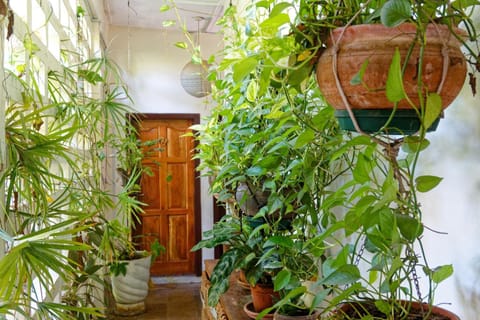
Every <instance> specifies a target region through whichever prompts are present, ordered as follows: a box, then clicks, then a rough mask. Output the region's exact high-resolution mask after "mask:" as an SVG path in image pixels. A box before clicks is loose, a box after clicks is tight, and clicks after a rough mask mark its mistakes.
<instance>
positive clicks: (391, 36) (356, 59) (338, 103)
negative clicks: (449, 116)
mask: <svg viewBox="0 0 480 320" xmlns="http://www.w3.org/2000/svg"><path fill="white" fill-rule="evenodd" d="M343 30H344V28H338V29H335V30H333V37H332V38H330V39H329V44H328V45H329V47H328V49H327V50H325V52H324V53H323V54H322V55H321V56H320V58H319V60H318V65H317V81H318V85H319V87H320V90H321V91H322V93H323V94H324V96H325V98H326V99H327V101H328V102H329V103H330V104H331V105H332V106H333V107H335V108H336V109H345V108H346V106H345V105H344V103H343V101H342V99H341V97H340V94H339V92H338V89H337V84H336V82H335V77H334V71H333V67H332V62H333V55H334V48H333V46H332V42H333V41H335V42H337V41H339V40H340V42H339V44H338V47H339V51H338V53H337V57H338V64H337V66H338V69H337V70H338V71H337V73H338V76H339V78H340V83H341V86H342V88H343V91H344V92H345V94H346V96H347V99H348V101H349V102H350V104H351V106H352V107H353V108H355V109H388V108H391V107H392V103H391V102H389V101H388V100H387V99H386V96H385V90H384V89H385V84H386V81H387V75H388V69H389V67H390V64H391V61H392V57H393V54H394V52H395V49H396V48H398V49H399V51H400V53H401V56H402V63H403V62H404V60H405V57H406V54H407V51H408V50H409V48H410V46H411V45H412V42H413V40H414V38H415V25H414V24H410V23H404V24H401V25H400V26H398V27H395V28H388V27H385V26H383V25H381V24H365V25H354V26H350V27H348V28H347V29H346V30H345V33H343V35H342V31H343ZM458 34H460V35H462V34H463V32H462V31H460V30H458ZM340 37H341V38H340ZM444 44H446V45H447V51H448V58H447V59H448V64H447V66H448V69H447V70H445V72H446V80H445V83H444V84H443V88H442V90H441V92H440V95H441V96H442V102H443V108H446V107H447V106H448V105H450V103H451V102H452V101H453V100H454V99H455V98H456V97H457V95H458V93H459V92H460V90H461V89H462V87H463V84H464V82H465V77H466V72H467V67H466V61H465V57H464V55H463V53H462V51H461V50H460V45H461V44H460V42H459V41H458V40H457V39H456V38H455V37H454V36H453V35H452V34H451V33H450V31H449V29H448V27H447V26H445V25H433V24H431V25H429V26H428V28H427V47H426V48H425V55H424V63H423V70H422V71H423V72H422V74H423V78H422V80H423V82H424V83H425V86H426V88H427V89H428V91H429V92H436V91H437V89H438V88H439V86H440V83H441V80H442V72H443V65H444V61H443V59H444V56H443V55H442V50H443V45H444ZM418 57H419V48H418V47H417V48H415V49H414V50H413V52H412V55H411V57H410V59H409V61H408V66H407V68H406V71H405V76H404V87H405V90H406V91H407V94H408V96H409V98H410V99H411V100H412V101H413V102H414V103H415V104H416V105H419V101H418V95H417V89H418V87H417V67H418V60H417V59H418ZM367 59H368V60H369V64H368V67H367V69H366V72H365V74H364V76H363V81H364V82H365V84H366V85H367V87H368V88H370V89H371V90H368V89H367V88H365V86H362V85H352V84H351V83H350V81H351V80H352V78H353V77H354V75H355V74H356V73H358V71H359V70H360V68H361V66H362V64H363V63H364V62H365V60H367ZM398 107H399V109H409V108H410V106H409V104H407V103H406V102H405V101H402V102H401V103H400V104H399V106H398Z"/></svg>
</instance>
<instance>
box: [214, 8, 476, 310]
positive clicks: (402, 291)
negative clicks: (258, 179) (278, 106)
mask: <svg viewBox="0 0 480 320" xmlns="http://www.w3.org/2000/svg"><path fill="white" fill-rule="evenodd" d="M476 4H478V3H477V2H476V1H474V2H468V3H465V2H462V3H460V2H453V3H451V2H439V1H414V2H409V1H402V0H389V1H366V2H365V1H308V0H305V1H292V2H281V1H253V2H251V3H250V4H249V5H247V6H246V8H242V12H244V13H245V15H243V16H242V17H241V18H237V16H236V15H237V14H239V13H238V12H236V9H237V7H236V6H232V7H230V8H229V9H228V10H227V12H226V14H225V16H224V19H223V20H222V22H224V23H225V24H226V25H228V41H227V43H226V46H225V50H224V51H223V52H222V53H223V54H224V55H222V57H224V58H225V59H224V60H222V62H220V63H219V65H218V70H220V71H224V72H225V74H224V75H223V77H222V78H221V79H220V78H217V75H216V74H213V75H212V80H213V81H215V82H214V84H215V85H214V87H213V98H214V100H215V101H217V102H218V103H219V104H220V105H222V106H225V109H227V108H228V109H234V108H236V107H237V108H243V109H248V110H249V111H251V110H253V109H254V107H255V106H257V105H258V103H260V105H261V102H262V101H264V100H263V99H264V98H270V97H271V93H272V92H273V93H274V94H275V95H279V96H281V97H283V99H286V101H287V102H288V104H289V105H290V106H291V107H292V108H293V109H292V112H293V113H295V114H297V113H301V111H300V112H297V113H296V112H295V111H296V108H297V106H298V105H302V104H297V102H298V100H296V99H295V98H294V99H291V98H292V97H300V96H302V97H303V98H304V100H303V101H309V100H310V101H313V100H314V99H315V98H317V99H318V97H320V98H319V99H320V101H321V100H322V99H323V101H327V102H329V100H328V98H327V97H325V94H324V92H323V91H322V86H320V90H319V91H317V90H316V89H314V88H312V87H311V86H310V84H311V79H312V74H313V73H314V72H315V69H316V62H317V60H318V59H320V60H321V59H322V56H323V55H324V54H325V51H326V50H328V48H329V44H335V43H336V41H335V40H331V41H329V40H328V38H329V35H330V34H331V33H335V32H340V34H343V35H345V34H344V33H342V32H345V33H346V32H347V30H351V29H350V28H352V26H353V25H356V24H372V25H373V24H375V25H379V24H380V23H381V22H383V23H384V24H386V25H387V26H389V28H393V27H394V26H396V25H397V24H398V25H401V24H402V23H403V22H406V21H408V22H409V23H410V24H411V25H413V31H409V30H404V29H402V28H404V27H403V26H400V27H398V28H399V30H400V34H401V35H402V36H403V35H404V34H413V35H414V37H413V40H412V38H410V40H409V41H410V42H411V45H410V47H409V49H408V50H407V51H406V53H405V52H403V53H405V54H406V55H404V56H403V57H402V52H401V50H400V49H396V45H395V46H394V48H393V49H394V50H393V51H392V52H391V54H390V57H389V58H390V59H389V63H388V64H387V66H388V68H387V71H386V73H385V74H382V76H379V78H382V80H384V81H385V83H384V84H383V85H369V84H368V83H367V82H366V76H367V75H368V72H369V71H370V69H369V68H371V67H372V64H371V63H369V61H368V59H365V58H363V61H361V63H360V64H359V65H357V66H358V67H354V68H352V69H354V71H355V76H353V77H352V78H351V79H346V80H344V81H346V82H353V84H354V85H356V86H357V87H359V88H362V89H364V88H365V87H366V88H367V90H366V91H367V93H369V91H373V92H374V93H376V92H377V91H381V90H383V91H384V94H383V95H386V96H387V99H388V105H389V107H391V106H393V110H394V111H389V112H388V116H387V119H386V120H385V121H382V123H381V124H380V125H379V126H378V127H376V128H374V129H372V130H364V129H363V128H362V127H361V126H359V123H358V121H357V120H358V119H357V118H356V117H355V113H354V112H350V111H351V110H349V112H348V116H349V117H350V119H351V122H352V124H353V127H354V129H355V130H356V131H357V133H359V135H356V134H353V135H352V136H350V135H345V136H344V137H343V138H339V137H338V136H336V137H335V138H333V137H332V140H331V141H332V142H333V143H331V144H329V145H328V148H326V149H327V150H326V153H325V155H326V158H324V160H326V162H327V163H328V164H329V165H330V166H332V165H335V164H336V163H337V161H338V160H339V159H340V158H341V159H342V160H344V162H343V164H344V166H343V167H340V168H338V167H336V169H338V170H333V171H330V170H331V169H332V167H328V166H327V167H324V168H328V170H326V171H327V172H330V173H332V172H333V174H332V175H333V176H336V174H338V175H341V176H342V180H340V181H342V183H340V182H337V183H338V185H337V188H336V190H333V189H328V188H323V189H321V193H319V194H320V195H321V196H320V197H319V198H317V199H319V201H317V204H318V206H319V212H320V213H321V214H319V215H317V218H318V219H317V220H314V221H313V223H312V225H315V226H318V225H320V226H321V227H323V228H328V226H330V225H337V223H339V224H340V225H342V228H343V229H344V233H345V236H346V238H345V239H343V242H344V245H343V249H341V250H340V251H339V252H338V253H336V254H335V256H334V257H332V259H329V260H327V263H325V264H323V265H322V268H321V269H322V271H323V274H322V277H321V278H319V280H318V281H319V284H321V285H329V283H328V280H324V279H329V275H331V274H332V272H333V271H339V272H341V274H343V275H345V277H346V279H348V281H347V283H346V284H348V286H347V288H346V289H345V290H343V291H344V292H346V293H345V294H344V295H341V291H339V290H338V288H337V287H335V286H334V287H332V292H331V293H332V296H333V298H330V299H329V301H330V305H329V306H328V308H332V307H333V306H336V305H337V304H340V302H342V301H350V300H352V299H353V298H355V297H357V298H363V299H367V300H370V301H375V303H374V304H375V305H376V306H377V308H378V309H379V312H382V313H383V314H384V315H385V317H390V318H391V319H397V318H402V317H406V310H409V309H411V306H412V304H413V300H418V301H427V306H428V308H427V309H428V311H427V312H426V313H424V314H423V315H422V316H423V317H426V316H428V314H429V313H430V312H431V310H432V309H433V303H434V302H433V301H434V291H435V290H434V289H435V288H436V286H437V285H438V283H439V282H441V281H442V280H443V279H444V278H445V277H447V276H448V275H449V274H450V273H451V272H452V268H451V266H449V265H446V266H442V267H438V268H432V267H430V266H429V265H428V263H427V262H426V261H424V260H422V259H423V258H424V257H425V254H424V253H423V252H420V253H418V252H417V251H416V250H417V248H418V247H417V246H420V248H422V246H421V237H422V234H423V232H424V227H423V223H422V218H421V215H422V214H421V210H420V206H419V204H418V201H417V192H425V191H428V190H429V189H431V188H433V187H434V186H435V185H436V184H437V183H438V182H439V180H440V179H438V178H437V177H433V176H420V177H417V176H416V165H417V162H418V157H419V156H420V154H421V152H422V151H423V150H424V149H425V147H426V146H427V145H428V140H427V139H426V132H427V130H429V129H430V128H433V127H432V126H434V124H435V123H436V121H437V119H438V117H439V115H440V114H441V112H442V108H444V105H443V104H442V98H441V96H440V95H439V92H437V91H438V87H439V86H438V84H437V85H430V84H428V82H427V81H426V80H427V79H425V78H424V76H425V75H426V74H427V72H426V71H428V70H427V69H428V68H430V67H432V63H431V62H428V59H427V58H426V56H425V52H426V50H427V49H426V47H428V45H429V43H430V40H429V39H430V38H429V36H428V33H429V30H431V29H433V30H435V31H437V30H438V29H444V28H445V27H441V26H439V24H440V23H444V24H446V25H447V27H446V29H448V38H450V39H456V40H453V42H456V41H458V42H459V43H462V44H464V45H466V51H465V52H466V59H467V62H468V64H469V66H470V68H472V69H471V71H472V72H471V75H470V83H471V84H473V86H472V90H473V91H474V92H475V81H474V80H473V79H474V72H475V70H478V60H477V59H478V56H477V55H476V54H475V50H472V47H473V48H474V47H475V46H476V45H478V35H477V33H476V31H475V27H474V25H473V24H472V21H471V19H470V13H471V10H473V8H474V6H475V5H476ZM459 23H460V25H461V26H462V27H464V28H466V29H467V30H468V31H467V33H468V40H469V41H473V46H469V45H468V41H467V40H466V39H465V38H464V37H465V36H466V34H465V33H463V32H461V31H458V30H457V29H455V27H456V26H457V25H458V24H459ZM341 27H343V28H344V29H343V30H345V31H335V30H337V29H339V28H341ZM339 30H340V29H339ZM342 37H343V36H342ZM390 37H391V38H393V39H397V38H399V37H400V36H399V35H398V34H397V35H390ZM444 38H445V39H447V37H444ZM333 39H334V38H333ZM412 41H413V42H412ZM366 42H368V41H366ZM437 46H438V45H437ZM448 46H449V44H448V42H447V41H445V42H444V41H441V47H442V48H444V49H445V51H449V50H454V49H453V48H450V49H448V50H447V49H446V48H448ZM454 46H457V44H456V43H455V44H454ZM417 48H418V52H417ZM334 49H338V44H337V46H334ZM455 50H456V52H457V53H458V50H457V49H455ZM335 52H336V50H333V53H332V55H333V56H335V54H336V53H335ZM457 53H455V55H452V56H451V57H450V56H448V59H447V58H445V59H443V60H442V65H444V64H445V63H443V62H445V61H446V62H451V64H452V65H454V66H456V65H457V63H456V61H457V58H460V56H458V55H457ZM326 54H327V55H328V52H327V53H326ZM408 56H410V57H413V56H415V57H416V59H414V61H415V63H414V65H415V66H416V68H414V71H413V75H412V73H411V65H410V66H409V61H410V60H409V59H407V58H406V57H408ZM444 57H447V55H444ZM450 58H454V59H453V60H451V61H450V60H449V59H450ZM330 60H332V61H334V60H336V58H331V59H330ZM337 62H338V61H337ZM462 63H463V62H460V63H459V64H458V66H460V69H459V74H460V75H464V72H465V68H464V67H463V66H462ZM377 65H378V64H377ZM342 67H343V66H342ZM323 69H325V68H319V69H318V71H317V75H318V74H319V73H320V74H321V73H322V71H323ZM331 70H334V69H333V67H332V68H331ZM407 70H409V71H408V72H407ZM443 70H445V69H443ZM326 71H329V70H326ZM332 72H333V75H334V76H333V78H334V84H333V86H334V88H335V87H336V88H337V89H339V88H338V87H340V89H339V92H340V93H341V96H342V95H343V94H342V93H344V91H345V90H344V89H343V88H342V87H341V86H338V84H339V83H341V81H340V80H338V79H336V77H335V76H338V74H337V72H336V71H332ZM417 72H418V73H417ZM446 76H447V72H446V71H443V72H442V76H441V81H440V83H443V82H444V81H447V80H446V79H445V77H446ZM405 77H410V79H412V78H413V79H414V85H413V86H414V87H415V88H416V92H415V93H414V97H413V98H415V101H414V100H413V98H412V96H411V93H409V92H408V91H407V89H408V87H409V86H412V85H411V84H408V85H407V82H406V79H405ZM463 77H464V76H461V79H460V80H458V79H457V80H455V81H454V82H459V83H463ZM319 78H320V77H319ZM252 97H253V99H252ZM259 97H261V99H259ZM277 97H278V96H277ZM257 99H258V100H257ZM449 99H450V100H451V98H449ZM345 100H346V101H345ZM443 100H445V101H444V102H447V101H448V99H445V98H444V99H443ZM274 101H278V100H274ZM317 101H318V100H317ZM405 101H406V102H407V105H408V107H411V108H412V109H413V110H414V118H416V121H417V124H416V125H415V126H414V127H413V128H410V129H409V128H407V129H408V130H409V131H407V130H406V129H404V128H397V127H398V125H397V124H396V123H393V122H391V121H392V119H393V117H394V115H395V114H397V111H396V110H397V109H401V107H399V106H402V104H404V103H405ZM248 102H252V103H253V106H251V105H250V104H249V103H248ZM342 102H343V103H345V102H346V103H345V108H346V109H351V108H349V107H350V103H349V101H348V98H347V99H345V98H344V97H343V96H342ZM270 105H272V106H275V104H274V103H271V104H270ZM319 105H323V104H322V103H320V104H319ZM272 110H273V109H272ZM228 112H229V110H226V111H224V114H228ZM271 113H273V114H275V112H273V111H271ZM219 114H220V115H221V116H223V114H221V113H219ZM269 115H270V114H269ZM265 118H268V117H265ZM220 119H221V118H220ZM227 119H229V118H227ZM392 124H393V125H392ZM246 128H249V127H248V126H246ZM308 129H311V132H308V133H305V136H306V135H308V134H309V135H312V132H313V133H315V132H316V129H317V128H316V127H314V126H313V127H309V128H304V130H305V132H307V131H308ZM318 131H321V130H318ZM366 131H373V132H374V133H373V134H369V133H368V132H366ZM382 132H383V133H387V135H382V134H381V133H382ZM388 133H395V134H399V135H403V134H405V133H409V134H411V135H410V136H402V137H399V138H395V137H390V136H388ZM313 135H315V134H313ZM300 136H302V135H301V134H300ZM302 137H303V136H302ZM228 142H229V141H225V142H224V145H228ZM309 142H310V141H309ZM400 150H402V151H400ZM237 163H241V162H237ZM233 168H234V167H233ZM262 168H265V167H263V164H259V167H258V168H255V169H256V170H258V171H254V172H261V171H262ZM218 181H221V180H218ZM337 181H339V180H338V179H337ZM220 186H221V184H220ZM339 209H340V210H341V211H345V214H344V215H343V216H342V215H339V213H338V212H337V211H338V210H339ZM267 212H268V210H267ZM263 213H265V211H264V212H263ZM263 213H262V215H263ZM270 213H272V212H270ZM318 222H320V224H319V223H318ZM351 239H353V241H349V240H351ZM367 252H369V254H367ZM418 255H420V257H419V256H418ZM360 264H366V269H367V270H368V276H365V274H364V273H363V272H360V268H359V265H360ZM342 268H345V269H342ZM362 270H363V269H362ZM420 271H422V272H424V273H425V276H426V278H427V279H428V280H427V283H428V285H429V289H428V294H427V295H426V296H423V295H422V294H421V293H420V294H418V292H417V293H414V291H416V283H417V280H418V277H417V276H416V274H417V272H420ZM325 281H327V282H325ZM299 290H300V289H299ZM416 295H418V297H416ZM284 297H289V298H291V297H293V296H288V293H287V294H286V295H285V296H284ZM339 297H341V299H337V298H339ZM349 297H350V298H351V299H349ZM397 298H398V299H397ZM287 300H288V299H287ZM287 300H285V301H287ZM401 300H403V301H401ZM339 314H340V313H339V312H336V313H335V314H334V316H339ZM364 316H366V315H365V314H362V315H361V316H360V317H364Z"/></svg>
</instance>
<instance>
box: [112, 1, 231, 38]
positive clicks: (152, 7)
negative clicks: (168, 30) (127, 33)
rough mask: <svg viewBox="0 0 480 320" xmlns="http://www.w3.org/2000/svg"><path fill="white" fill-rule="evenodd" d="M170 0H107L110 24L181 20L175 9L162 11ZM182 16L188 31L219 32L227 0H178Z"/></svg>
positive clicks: (154, 24)
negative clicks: (220, 19)
mask: <svg viewBox="0 0 480 320" xmlns="http://www.w3.org/2000/svg"><path fill="white" fill-rule="evenodd" d="M168 2H169V1H166V0H163V1H162V0H160V1H158V0H157V1H155V0H104V3H105V11H106V14H107V16H108V17H109V19H110V21H109V22H110V24H112V25H117V26H130V27H139V28H151V29H162V28H164V27H163V21H165V20H176V21H177V20H178V19H177V16H176V14H175V10H173V9H172V10H169V11H167V12H160V7H161V6H163V5H164V4H166V3H168ZM175 4H176V7H177V9H178V13H179V16H180V18H181V19H182V20H183V21H184V23H185V25H186V27H187V30H188V31H192V32H193V31H197V28H199V29H200V32H202V33H216V32H218V31H219V29H220V28H219V27H218V26H216V25H215V23H216V20H217V19H218V18H219V17H220V16H221V15H222V14H223V12H224V9H225V5H224V4H225V0H175Z"/></svg>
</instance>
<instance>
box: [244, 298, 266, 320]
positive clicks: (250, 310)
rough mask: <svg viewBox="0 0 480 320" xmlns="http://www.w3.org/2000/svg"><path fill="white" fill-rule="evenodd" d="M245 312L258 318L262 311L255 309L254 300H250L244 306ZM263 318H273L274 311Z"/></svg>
mask: <svg viewBox="0 0 480 320" xmlns="http://www.w3.org/2000/svg"><path fill="white" fill-rule="evenodd" d="M243 312H245V314H246V315H247V316H248V317H249V318H250V319H257V316H258V314H259V313H260V312H257V311H255V310H254V308H253V303H252V302H249V303H247V304H245V305H244V306H243ZM262 319H264V320H268V319H273V313H269V314H266V315H265V316H264V317H263V318H262Z"/></svg>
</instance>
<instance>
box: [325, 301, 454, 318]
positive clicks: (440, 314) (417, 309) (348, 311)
mask: <svg viewBox="0 0 480 320" xmlns="http://www.w3.org/2000/svg"><path fill="white" fill-rule="evenodd" d="M407 304H408V302H405V305H407ZM362 310H369V312H370V313H372V312H379V311H378V310H376V309H375V307H374V305H373V303H372V302H351V303H345V304H343V305H342V306H341V307H340V308H339V309H338V310H337V311H336V312H335V314H336V317H334V318H333V319H338V320H340V319H352V320H353V319H361V317H362V316H365V315H373V314H370V313H365V312H363V313H362ZM410 310H411V313H410V315H411V316H413V315H422V312H423V314H425V315H426V314H427V313H428V312H429V311H431V313H430V317H429V318H428V319H445V320H446V319H448V320H460V318H459V317H458V316H457V315H456V314H454V313H452V312H450V311H448V310H445V309H443V308H440V307H437V306H429V305H428V304H426V303H424V304H421V303H418V302H411V305H410ZM375 315H376V316H379V317H381V316H382V313H378V314H375ZM347 316H348V317H347ZM356 317H358V318H356ZM409 319H410V318H409ZM415 319H416V318H415ZM422 319H423V318H422Z"/></svg>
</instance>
